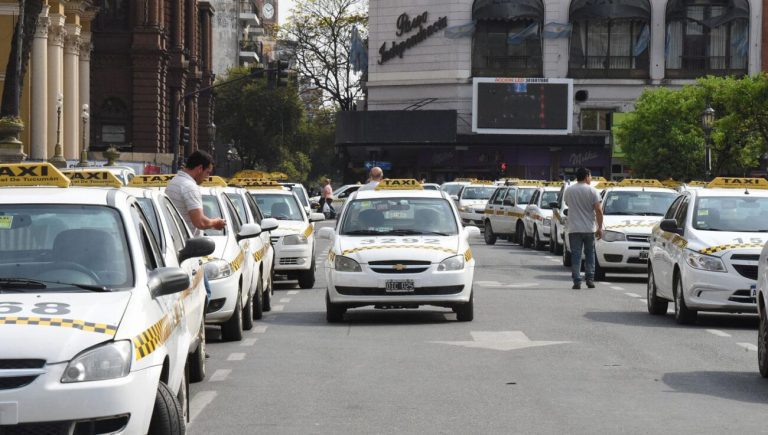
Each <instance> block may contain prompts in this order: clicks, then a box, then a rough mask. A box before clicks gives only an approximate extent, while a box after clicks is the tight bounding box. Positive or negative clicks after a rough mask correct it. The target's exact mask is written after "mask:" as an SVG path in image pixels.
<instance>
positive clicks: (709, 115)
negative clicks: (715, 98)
mask: <svg viewBox="0 0 768 435" xmlns="http://www.w3.org/2000/svg"><path fill="white" fill-rule="evenodd" d="M714 126H715V109H713V108H712V106H710V105H709V103H707V108H706V109H704V111H703V112H701V128H702V129H703V130H704V171H705V173H706V176H707V181H709V180H710V178H711V177H712V127H714Z"/></svg>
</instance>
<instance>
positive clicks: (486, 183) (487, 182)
mask: <svg viewBox="0 0 768 435" xmlns="http://www.w3.org/2000/svg"><path fill="white" fill-rule="evenodd" d="M471 183H472V184H482V185H488V184H493V181H491V180H477V179H475V180H472V181H471Z"/></svg>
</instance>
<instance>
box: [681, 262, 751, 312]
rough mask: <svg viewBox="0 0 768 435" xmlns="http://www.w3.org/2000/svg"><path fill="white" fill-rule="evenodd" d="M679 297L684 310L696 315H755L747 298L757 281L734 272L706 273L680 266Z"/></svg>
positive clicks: (749, 298) (686, 265)
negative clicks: (680, 295) (698, 312)
mask: <svg viewBox="0 0 768 435" xmlns="http://www.w3.org/2000/svg"><path fill="white" fill-rule="evenodd" d="M682 270H683V273H682V283H683V294H684V295H685V304H686V305H687V306H688V308H690V309H693V310H698V311H722V312H731V313H756V312H757V304H756V303H755V300H754V298H752V297H751V294H752V286H754V285H756V284H757V281H754V280H751V279H749V278H745V277H743V276H741V275H739V274H738V273H735V272H729V273H724V272H709V271H706V270H698V269H693V268H691V267H690V266H688V264H685V265H683V266H682Z"/></svg>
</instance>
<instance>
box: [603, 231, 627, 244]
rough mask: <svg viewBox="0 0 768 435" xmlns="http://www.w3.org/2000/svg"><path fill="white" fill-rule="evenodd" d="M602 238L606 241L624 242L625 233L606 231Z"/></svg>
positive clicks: (625, 238)
mask: <svg viewBox="0 0 768 435" xmlns="http://www.w3.org/2000/svg"><path fill="white" fill-rule="evenodd" d="M603 240H605V241H606V242H624V241H626V240H627V235H626V234H624V233H620V232H618V231H606V232H605V234H603Z"/></svg>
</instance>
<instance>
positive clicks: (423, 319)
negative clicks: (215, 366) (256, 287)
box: [262, 308, 456, 327]
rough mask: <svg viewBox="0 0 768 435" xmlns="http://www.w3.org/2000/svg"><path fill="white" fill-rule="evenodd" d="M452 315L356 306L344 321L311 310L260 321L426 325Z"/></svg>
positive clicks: (337, 324)
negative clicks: (331, 319) (327, 318)
mask: <svg viewBox="0 0 768 435" xmlns="http://www.w3.org/2000/svg"><path fill="white" fill-rule="evenodd" d="M455 321H456V315H455V314H453V312H451V311H450V310H445V309H444V310H432V309H421V308H420V309H418V310H405V309H403V310H374V309H370V308H357V309H351V310H347V312H346V314H344V321H343V322H340V323H328V322H327V321H326V320H325V311H315V312H307V311H303V312H279V313H275V314H274V315H272V314H270V315H268V316H265V317H264V319H263V320H262V322H264V323H267V324H272V325H293V326H297V325H318V326H323V325H327V326H329V327H348V326H349V325H350V324H353V325H395V324H397V325H428V324H437V323H447V322H455Z"/></svg>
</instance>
